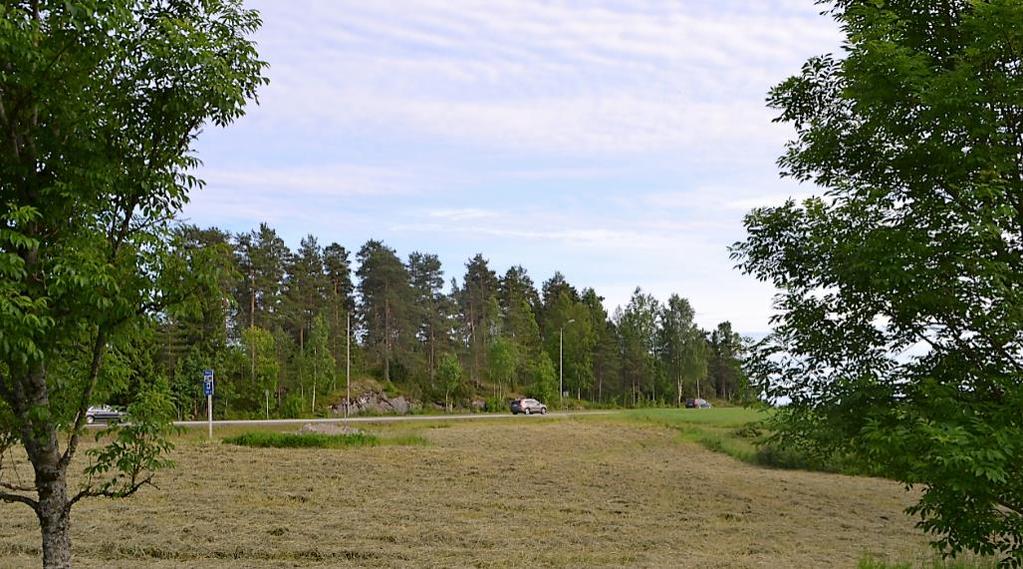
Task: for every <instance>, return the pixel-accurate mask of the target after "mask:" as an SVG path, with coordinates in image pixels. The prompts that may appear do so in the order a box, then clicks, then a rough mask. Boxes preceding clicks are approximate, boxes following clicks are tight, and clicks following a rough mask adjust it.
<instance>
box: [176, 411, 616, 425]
mask: <svg viewBox="0 0 1023 569" xmlns="http://www.w3.org/2000/svg"><path fill="white" fill-rule="evenodd" d="M611 413H614V411H562V412H554V411H552V412H550V413H548V414H546V415H530V416H529V417H526V416H522V419H523V420H527V419H533V418H539V417H545V418H557V417H578V416H582V415H608V414H611ZM515 416H516V415H512V414H511V413H481V414H478V415H382V416H377V417H351V418H349V419H348V421H349V422H350V423H397V422H402V421H471V420H482V419H507V418H510V417H515ZM343 422H344V419H343V418H340V417H338V418H330V419H269V420H267V419H257V420H248V421H213V426H214V427H233V426H253V427H258V426H264V425H267V426H272V425H307V424H309V423H317V424H322V423H337V424H340V423H343ZM174 424H175V425H177V426H179V427H205V426H207V425H208V424H209V423H208V422H206V421H175V422H174Z"/></svg>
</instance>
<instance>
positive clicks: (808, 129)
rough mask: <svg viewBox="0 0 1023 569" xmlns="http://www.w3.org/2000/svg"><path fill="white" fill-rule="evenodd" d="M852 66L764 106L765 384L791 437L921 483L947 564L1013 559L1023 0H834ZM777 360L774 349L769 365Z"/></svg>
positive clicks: (812, 70) (754, 270)
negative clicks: (791, 186) (768, 115)
mask: <svg viewBox="0 0 1023 569" xmlns="http://www.w3.org/2000/svg"><path fill="white" fill-rule="evenodd" d="M831 13H832V15H833V16H834V17H835V18H836V19H837V20H838V21H839V23H840V24H841V26H842V29H843V30H844V32H845V34H846V38H845V43H844V52H845V56H844V58H842V59H837V58H834V57H832V56H824V57H817V58H814V59H811V60H810V61H809V62H808V63H806V65H805V66H804V68H803V71H802V73H801V74H799V75H797V76H795V77H792V78H790V79H788V80H787V81H785V82H784V83H782V84H780V85H779V86H778V87H776V88H775V89H774V90H773V91H772V93H771V96H770V102H771V105H772V106H773V107H774V108H776V109H779V110H780V112H781V115H780V118H779V120H781V121H783V122H786V123H789V124H790V125H792V126H793V127H794V128H795V130H796V138H795V139H794V140H793V141H792V142H790V143H789V148H788V152H787V153H786V154H785V156H784V157H783V158H782V159H781V165H782V168H783V171H784V173H785V174H786V175H789V176H792V177H794V178H796V179H797V180H804V181H812V182H814V183H816V184H818V185H820V186H821V187H823V188H825V194H826V197H825V198H823V199H810V200H807V201H805V202H803V203H802V204H797V203H794V202H792V201H789V202H788V203H786V204H785V205H782V206H780V207H775V208H764V209H758V210H754V211H753V212H752V213H750V214H749V215H748V216H747V218H746V226H747V229H748V233H749V237H748V238H747V240H746V241H744V242H742V243H739V244H737V245H736V246H735V248H734V254H735V256H736V258H737V259H738V261H739V263H740V266H741V267H742V268H743V269H744V270H745V271H746V272H748V273H751V274H753V275H755V276H757V277H758V278H760V279H762V280H765V281H768V282H771V283H774V284H775V285H777V286H778V287H779V289H780V290H781V293H780V294H779V296H778V299H777V305H778V307H779V308H780V309H781V311H780V314H779V315H778V317H777V319H776V320H777V322H776V325H777V326H776V334H775V336H774V337H773V338H771V339H770V340H769V342H767V344H765V345H764V346H762V349H761V350H759V353H760V355H761V357H760V358H759V359H758V366H757V368H756V371H757V377H758V379H759V380H760V384H759V385H760V388H761V389H762V390H763V392H764V394H765V395H766V396H767V397H769V398H772V399H773V398H777V397H782V396H785V397H788V398H789V399H790V401H791V404H790V405H788V406H786V407H785V408H784V409H783V410H782V411H781V412H780V413H779V414H778V415H777V417H778V418H779V423H778V427H779V428H780V431H779V434H780V437H781V439H782V440H783V441H786V442H788V443H790V444H798V445H804V446H805V447H807V448H809V449H811V450H816V451H819V452H822V453H832V452H841V453H847V454H850V455H853V456H858V457H860V458H862V459H863V460H865V461H868V462H869V463H870V464H872V465H875V466H876V467H877V468H878V469H879V470H880V471H882V472H883V473H885V474H886V475H888V476H891V477H894V478H895V479H897V480H899V481H902V482H904V483H906V484H908V485H914V486H917V485H918V486H920V487H922V489H923V492H922V494H921V495H920V499H919V501H918V502H917V504H916V505H915V506H913V507H912V508H911V509H910V512H912V513H913V514H914V515H916V516H917V517H918V518H919V520H920V522H919V523H920V526H921V527H922V528H923V529H924V530H926V531H927V532H930V533H931V534H933V535H935V536H936V539H935V542H934V543H935V545H936V546H938V547H939V548H941V549H942V550H943V551H944V552H946V553H949V554H953V555H954V554H957V553H959V552H961V551H964V550H971V551H975V552H979V553H984V554H987V553H1000V554H1001V555H1003V556H1004V557H1005V564H1006V565H1010V566H1019V565H1021V564H1023V484H1021V481H1023V422H1021V420H1020V416H1021V415H1020V409H1021V408H1023V271H1021V270H1020V268H1021V267H1023V158H1021V157H1023V121H1021V117H1023V99H1021V93H1023V67H1021V65H1020V61H1021V60H1023V3H1021V2H1019V1H1017V0H991V1H976V2H974V1H955V2H931V3H926V5H924V4H920V3H918V2H911V1H902V0H893V1H888V2H866V1H852V0H845V1H840V2H835V3H834V6H833V9H832V10H831ZM770 354H773V356H772V357H765V356H768V355H770Z"/></svg>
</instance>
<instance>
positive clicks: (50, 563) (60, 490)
mask: <svg viewBox="0 0 1023 569" xmlns="http://www.w3.org/2000/svg"><path fill="white" fill-rule="evenodd" d="M54 474H55V478H53V479H50V480H45V479H43V478H42V477H41V476H40V475H37V476H36V485H37V487H38V490H39V509H38V510H37V511H36V515H37V516H38V517H39V526H40V528H41V529H42V535H43V569H71V523H70V522H71V519H70V518H71V513H70V511H69V508H68V497H67V481H66V480H65V478H64V473H63V472H59V473H58V472H55V473H54Z"/></svg>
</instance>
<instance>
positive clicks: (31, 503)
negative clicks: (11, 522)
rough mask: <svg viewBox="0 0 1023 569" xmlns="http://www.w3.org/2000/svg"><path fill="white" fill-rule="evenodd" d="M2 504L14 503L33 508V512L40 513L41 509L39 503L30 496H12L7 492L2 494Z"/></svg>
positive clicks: (0, 498) (0, 500)
mask: <svg viewBox="0 0 1023 569" xmlns="http://www.w3.org/2000/svg"><path fill="white" fill-rule="evenodd" d="M0 502H7V503H10V504H14V503H19V504H25V505H26V506H28V507H29V508H32V509H33V510H36V511H38V509H39V502H36V501H35V500H33V499H32V498H29V497H28V496H23V495H21V494H10V493H7V492H0Z"/></svg>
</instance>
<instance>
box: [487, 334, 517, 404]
mask: <svg viewBox="0 0 1023 569" xmlns="http://www.w3.org/2000/svg"><path fill="white" fill-rule="evenodd" d="M519 358H520V356H519V350H518V347H517V346H516V345H515V342H513V341H512V340H510V339H508V338H502V337H498V338H495V339H494V341H493V342H491V344H490V370H489V371H490V380H491V381H492V382H494V396H495V397H500V396H501V395H502V394H503V393H504V390H505V389H506V388H507V389H512V388H513V386H512V383H513V381H514V380H515V372H516V371H517V370H518V369H519V365H520V362H519Z"/></svg>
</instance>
